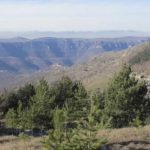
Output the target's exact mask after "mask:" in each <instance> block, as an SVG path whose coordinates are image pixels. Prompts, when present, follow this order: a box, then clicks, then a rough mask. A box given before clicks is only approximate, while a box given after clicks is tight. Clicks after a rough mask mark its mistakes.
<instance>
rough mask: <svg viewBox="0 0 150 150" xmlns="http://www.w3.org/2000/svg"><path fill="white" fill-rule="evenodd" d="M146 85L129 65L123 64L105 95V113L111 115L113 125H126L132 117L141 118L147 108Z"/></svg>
mask: <svg viewBox="0 0 150 150" xmlns="http://www.w3.org/2000/svg"><path fill="white" fill-rule="evenodd" d="M146 93H147V87H146V85H145V83H144V82H139V81H138V80H136V78H135V77H134V76H133V74H132V70H131V67H130V66H128V65H127V64H124V65H123V68H122V70H121V71H120V72H119V73H118V74H117V75H115V77H114V78H113V80H112V81H111V83H110V84H109V87H108V89H107V91H106V95H105V115H106V116H107V119H108V118H110V117H111V119H112V120H111V121H112V126H113V127H123V126H127V125H128V124H129V122H131V121H132V120H133V119H134V118H136V117H137V115H138V116H139V118H140V119H143V116H144V110H145V109H146V108H147V99H146V98H145V95H146Z"/></svg>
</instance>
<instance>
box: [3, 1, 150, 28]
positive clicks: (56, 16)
mask: <svg viewBox="0 0 150 150" xmlns="http://www.w3.org/2000/svg"><path fill="white" fill-rule="evenodd" d="M149 16H150V0H0V31H29V30H39V31H97V30H143V31H150V19H149Z"/></svg>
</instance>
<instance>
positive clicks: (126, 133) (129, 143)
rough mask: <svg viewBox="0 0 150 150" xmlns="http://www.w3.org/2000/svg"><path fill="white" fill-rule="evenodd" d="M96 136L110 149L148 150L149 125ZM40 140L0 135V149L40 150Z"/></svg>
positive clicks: (149, 148) (101, 131)
mask: <svg viewBox="0 0 150 150" xmlns="http://www.w3.org/2000/svg"><path fill="white" fill-rule="evenodd" d="M97 136H98V137H105V138H106V139H108V144H107V147H109V148H110V150H150V126H145V127H142V128H122V129H112V130H109V129H108V130H100V131H99V132H98V135H97ZM41 140H42V138H31V139H28V140H21V139H19V138H17V137H13V136H3V137H0V150H42V145H41V143H40V141H41Z"/></svg>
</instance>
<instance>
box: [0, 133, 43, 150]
mask: <svg viewBox="0 0 150 150" xmlns="http://www.w3.org/2000/svg"><path fill="white" fill-rule="evenodd" d="M0 150H42V145H41V138H32V137H30V138H28V139H26V140H23V139H19V138H18V137H15V136H2V137H0Z"/></svg>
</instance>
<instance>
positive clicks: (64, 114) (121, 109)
mask: <svg viewBox="0 0 150 150" xmlns="http://www.w3.org/2000/svg"><path fill="white" fill-rule="evenodd" d="M0 111H1V119H3V120H4V124H3V126H2V128H1V130H0V131H1V132H0V133H1V134H13V135H19V136H20V137H25V135H26V132H25V130H26V129H30V131H32V132H31V133H30V134H29V135H30V136H31V135H33V136H34V135H36V132H35V129H36V131H37V129H38V130H40V131H41V132H40V135H45V136H44V137H43V139H42V145H43V147H45V148H46V149H48V150H49V149H53V148H55V149H58V150H70V149H75V150H97V149H99V148H100V147H101V146H102V145H104V144H106V143H107V142H108V139H107V138H105V137H103V136H102V137H98V136H97V134H98V132H99V131H100V130H101V129H105V128H106V129H108V128H109V129H113V128H123V127H142V126H144V125H149V123H150V118H149V114H150V98H149V96H148V95H147V86H146V83H145V82H143V81H139V80H137V79H136V78H135V76H134V74H133V72H132V69H131V67H130V66H129V65H127V64H123V66H122V69H121V70H120V71H119V72H118V73H117V74H115V75H114V77H113V78H112V80H111V81H110V83H109V84H108V86H107V88H106V90H105V91H102V90H100V89H97V90H96V91H90V92H88V91H87V90H86V89H85V87H84V86H83V84H82V83H81V82H80V81H77V80H75V81H73V80H71V79H70V78H68V77H62V79H61V80H58V81H56V82H55V83H53V84H51V85H49V84H48V83H47V81H46V80H44V79H42V80H40V81H39V83H38V84H37V85H32V84H27V85H25V86H24V87H21V88H19V89H18V90H16V91H11V92H8V91H5V92H4V93H3V94H2V95H1V97H0ZM10 129H11V130H10ZM47 131H48V132H47ZM24 134H25V135H24Z"/></svg>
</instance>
